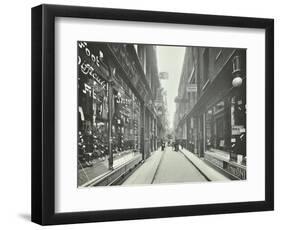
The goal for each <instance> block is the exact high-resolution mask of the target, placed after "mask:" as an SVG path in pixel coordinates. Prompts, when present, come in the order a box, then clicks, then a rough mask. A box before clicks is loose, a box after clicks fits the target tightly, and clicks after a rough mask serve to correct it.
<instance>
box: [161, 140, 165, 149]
mask: <svg viewBox="0 0 281 230" xmlns="http://www.w3.org/2000/svg"><path fill="white" fill-rule="evenodd" d="M164 149H165V142H164V141H162V144H161V150H162V151H164Z"/></svg>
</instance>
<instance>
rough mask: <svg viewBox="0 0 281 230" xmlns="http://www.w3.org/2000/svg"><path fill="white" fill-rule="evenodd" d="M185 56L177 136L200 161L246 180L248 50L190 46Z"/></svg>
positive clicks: (232, 176)
mask: <svg viewBox="0 0 281 230" xmlns="http://www.w3.org/2000/svg"><path fill="white" fill-rule="evenodd" d="M185 56H186V57H185V61H184V65H183V71H182V76H181V81H182V82H187V83H186V87H185V88H184V89H183V90H179V95H178V98H177V99H178V101H179V103H178V110H177V113H178V114H179V115H178V116H179V118H178V122H177V126H175V130H176V131H175V132H176V133H177V135H178V137H179V139H181V140H182V141H183V142H184V143H185V147H186V148H187V149H188V150H189V151H191V152H193V153H194V154H196V155H198V157H201V158H204V160H206V161H207V162H208V163H210V164H211V165H214V166H215V167H216V168H218V169H219V170H221V171H223V172H224V173H226V174H227V175H228V176H230V177H231V178H233V179H246V159H247V155H246V50H244V49H232V48H203V47H190V48H188V49H187V50H186V55H185ZM191 75H194V77H193V76H191ZM192 79H194V80H193V81H192V82H191V80H192ZM190 83H194V84H196V88H197V89H196V96H195V99H194V98H193V95H192V94H190V89H189V84H190ZM194 91H195V90H194ZM191 101H192V102H191ZM183 127H186V128H183Z"/></svg>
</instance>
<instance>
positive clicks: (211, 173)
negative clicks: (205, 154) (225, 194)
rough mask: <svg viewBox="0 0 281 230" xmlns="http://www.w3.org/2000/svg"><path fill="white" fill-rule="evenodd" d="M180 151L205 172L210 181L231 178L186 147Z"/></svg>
mask: <svg viewBox="0 0 281 230" xmlns="http://www.w3.org/2000/svg"><path fill="white" fill-rule="evenodd" d="M180 151H181V152H182V153H183V154H184V155H185V157H186V158H187V159H189V160H190V161H191V162H192V163H193V164H194V166H195V167H197V168H198V169H199V170H200V171H201V173H203V174H204V175H205V176H206V177H207V178H208V179H209V180H210V181H228V180H230V179H229V178H227V177H225V176H224V175H222V174H221V173H219V172H218V171H217V170H215V169H213V168H212V167H211V166H209V165H208V164H207V163H206V162H204V160H202V159H200V158H199V157H197V156H196V155H194V154H193V153H191V152H189V151H188V150H186V149H180Z"/></svg>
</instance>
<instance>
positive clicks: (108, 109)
mask: <svg viewBox="0 0 281 230" xmlns="http://www.w3.org/2000/svg"><path fill="white" fill-rule="evenodd" d="M77 45H78V46H77V47H78V168H79V169H83V172H84V171H85V170H84V168H85V167H87V165H88V164H96V165H97V167H95V165H94V167H92V168H93V169H91V170H93V172H91V173H92V174H93V178H94V177H97V176H99V175H102V174H103V173H105V172H108V171H109V170H114V168H115V167H114V166H115V165H117V163H118V162H121V163H122V161H121V160H122V159H128V160H131V159H137V160H138V161H142V160H145V159H146V158H147V157H149V156H150V153H151V152H152V151H155V150H156V149H157V143H158V142H159V140H158V138H157V136H158V135H157V132H160V130H161V128H162V122H161V119H162V114H161V115H159V113H157V109H159V106H158V107H157V106H156V105H155V101H157V100H158V101H159V100H161V95H159V94H158V92H159V89H160V82H159V76H158V69H157V60H156V48H155V47H154V46H150V45H133V44H115V43H98V42H84V41H80V42H78V44H77ZM83 172H82V173H83ZM91 173H88V175H89V174H91ZM93 178H88V176H87V180H91V179H93ZM78 180H79V178H78ZM85 180H86V179H85ZM85 180H83V179H81V183H80V184H83V183H84V182H85Z"/></svg>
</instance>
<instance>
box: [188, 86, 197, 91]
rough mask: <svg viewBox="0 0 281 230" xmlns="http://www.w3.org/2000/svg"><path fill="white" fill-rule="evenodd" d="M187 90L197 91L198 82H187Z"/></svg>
mask: <svg viewBox="0 0 281 230" xmlns="http://www.w3.org/2000/svg"><path fill="white" fill-rule="evenodd" d="M186 89H187V92H197V84H187V86H186Z"/></svg>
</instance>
